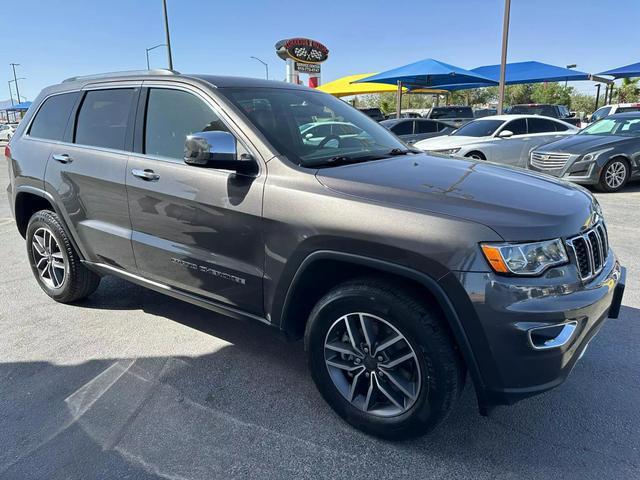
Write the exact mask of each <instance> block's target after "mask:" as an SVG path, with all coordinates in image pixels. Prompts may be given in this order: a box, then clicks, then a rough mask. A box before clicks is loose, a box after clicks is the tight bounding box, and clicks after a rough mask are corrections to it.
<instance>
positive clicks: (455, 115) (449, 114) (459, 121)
mask: <svg viewBox="0 0 640 480" xmlns="http://www.w3.org/2000/svg"><path fill="white" fill-rule="evenodd" d="M422 116H423V117H424V118H430V119H431V120H444V121H445V122H447V123H450V124H452V125H455V126H456V127H460V126H461V125H464V124H465V123H467V122H470V121H471V120H473V118H474V117H473V109H472V108H471V107H464V106H456V105H451V106H446V107H432V108H430V109H429V110H428V111H427V112H426V113H425V114H424V115H422Z"/></svg>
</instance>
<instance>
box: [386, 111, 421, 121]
mask: <svg viewBox="0 0 640 480" xmlns="http://www.w3.org/2000/svg"><path fill="white" fill-rule="evenodd" d="M384 118H385V120H393V119H394V118H397V113H396V112H391V113H388V114H387V115H385V116H384ZM400 118H422V115H420V114H419V113H418V112H404V111H403V112H400Z"/></svg>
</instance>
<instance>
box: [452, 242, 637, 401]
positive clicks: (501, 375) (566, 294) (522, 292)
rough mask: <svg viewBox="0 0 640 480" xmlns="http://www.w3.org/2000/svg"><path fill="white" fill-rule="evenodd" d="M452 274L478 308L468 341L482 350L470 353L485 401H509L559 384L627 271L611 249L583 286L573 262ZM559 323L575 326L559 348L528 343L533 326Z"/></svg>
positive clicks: (618, 297)
mask: <svg viewBox="0 0 640 480" xmlns="http://www.w3.org/2000/svg"><path fill="white" fill-rule="evenodd" d="M455 276H456V277H457V279H458V281H459V282H460V283H461V285H462V287H463V288H464V290H465V291H466V293H467V295H468V296H469V298H470V299H471V302H472V305H473V309H474V310H475V314H476V319H475V320H476V321H477V323H478V325H475V326H474V330H475V332H474V334H473V335H471V336H469V341H470V343H471V346H472V348H473V350H474V352H480V353H479V354H478V353H476V355H475V356H476V361H477V363H478V366H479V369H480V372H481V375H482V377H483V383H484V397H485V401H486V403H487V404H489V405H498V404H512V403H514V402H517V401H518V400H521V399H523V398H526V397H529V396H532V395H536V394H539V393H542V392H544V391H546V390H549V389H551V388H554V387H556V386H558V385H559V384H561V383H562V382H563V381H564V380H565V379H566V378H567V376H568V375H569V373H570V372H571V370H572V369H573V367H574V365H575V364H576V362H577V361H578V359H579V358H580V356H581V355H582V353H583V351H584V349H585V348H586V346H587V344H588V343H589V341H590V340H591V339H592V338H593V337H594V335H596V333H597V332H598V331H599V329H600V327H601V326H602V324H603V323H604V321H605V320H606V318H607V317H613V318H615V317H617V316H618V313H619V311H620V305H621V302H622V296H623V293H624V285H625V269H624V267H622V266H620V264H619V263H618V261H617V259H616V258H615V255H613V253H611V252H610V254H609V257H608V260H607V264H606V265H605V268H604V269H603V270H602V272H600V274H599V275H598V276H597V277H595V278H594V279H592V280H590V281H589V282H588V283H587V284H583V283H582V282H581V281H580V279H579V278H577V275H576V272H575V268H574V267H572V266H571V265H567V266H563V267H558V268H554V269H551V270H549V271H547V272H546V273H545V274H544V275H543V276H542V277H536V278H521V277H504V276H499V275H495V274H493V273H481V272H477V273H476V272H458V273H455ZM464 323H465V319H463V324H464ZM563 324H564V325H566V324H571V325H575V327H576V328H575V329H574V331H573V332H572V334H571V336H570V337H569V338H568V339H566V341H565V342H563V343H562V344H561V345H560V346H557V347H551V348H543V349H537V348H535V347H534V345H532V342H531V332H532V330H534V329H538V328H540V327H551V326H558V325H560V327H557V328H558V329H560V328H562V327H561V326H562V325H563ZM465 328H467V326H466V325H465ZM552 344H553V343H551V345H552Z"/></svg>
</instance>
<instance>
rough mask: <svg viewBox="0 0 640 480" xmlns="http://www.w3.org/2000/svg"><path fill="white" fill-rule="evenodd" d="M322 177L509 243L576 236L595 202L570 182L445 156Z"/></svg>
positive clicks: (336, 186) (333, 171)
mask: <svg viewBox="0 0 640 480" xmlns="http://www.w3.org/2000/svg"><path fill="white" fill-rule="evenodd" d="M317 178H318V180H319V181H320V182H321V183H322V184H323V185H325V186H326V187H328V188H330V189H332V190H334V191H336V192H339V193H341V194H345V195H350V196H355V197H359V198H362V199H365V200H367V201H372V202H377V203H381V204H386V205H389V206H396V207H399V208H404V209H411V210H416V211H425V212H431V213H433V214H437V215H443V216H453V217H457V218H460V219H464V220H467V221H472V222H476V223H480V224H482V225H485V226H487V227H489V228H491V229H493V230H494V231H495V232H496V233H498V234H499V235H500V236H501V237H502V238H504V239H505V240H507V241H531V240H544V239H551V238H557V237H567V236H573V235H575V234H577V233H578V232H580V231H581V229H582V227H583V225H584V224H585V222H586V221H587V220H588V219H589V218H591V215H592V213H593V212H594V210H595V208H596V207H595V201H594V199H593V197H592V196H591V194H590V193H589V192H587V191H586V190H584V189H583V188H582V187H579V186H575V185H573V184H570V183H568V182H565V181H561V180H557V179H554V178H552V177H550V176H547V175H541V174H537V173H533V172H529V171H526V170H521V169H516V168H510V167H506V166H501V165H496V164H492V163H489V162H482V161H473V160H469V159H463V158H452V157H447V156H432V155H426V154H423V155H406V156H401V157H394V158H390V159H384V160H377V161H372V162H365V163H359V164H353V165H345V166H341V167H333V168H326V169H321V170H318V172H317ZM371 221H375V219H371Z"/></svg>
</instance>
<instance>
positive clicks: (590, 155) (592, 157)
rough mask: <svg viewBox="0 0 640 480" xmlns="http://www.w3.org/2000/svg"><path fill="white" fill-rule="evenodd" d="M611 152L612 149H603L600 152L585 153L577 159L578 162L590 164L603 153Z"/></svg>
mask: <svg viewBox="0 0 640 480" xmlns="http://www.w3.org/2000/svg"><path fill="white" fill-rule="evenodd" d="M611 150H613V147H609V148H603V149H602V150H597V151H595V152H591V153H587V154H586V155H584V156H583V157H582V158H581V159H579V160H578V162H592V161H594V160H597V159H598V157H599V156H600V155H602V154H603V153H607V152H610V151H611Z"/></svg>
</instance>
